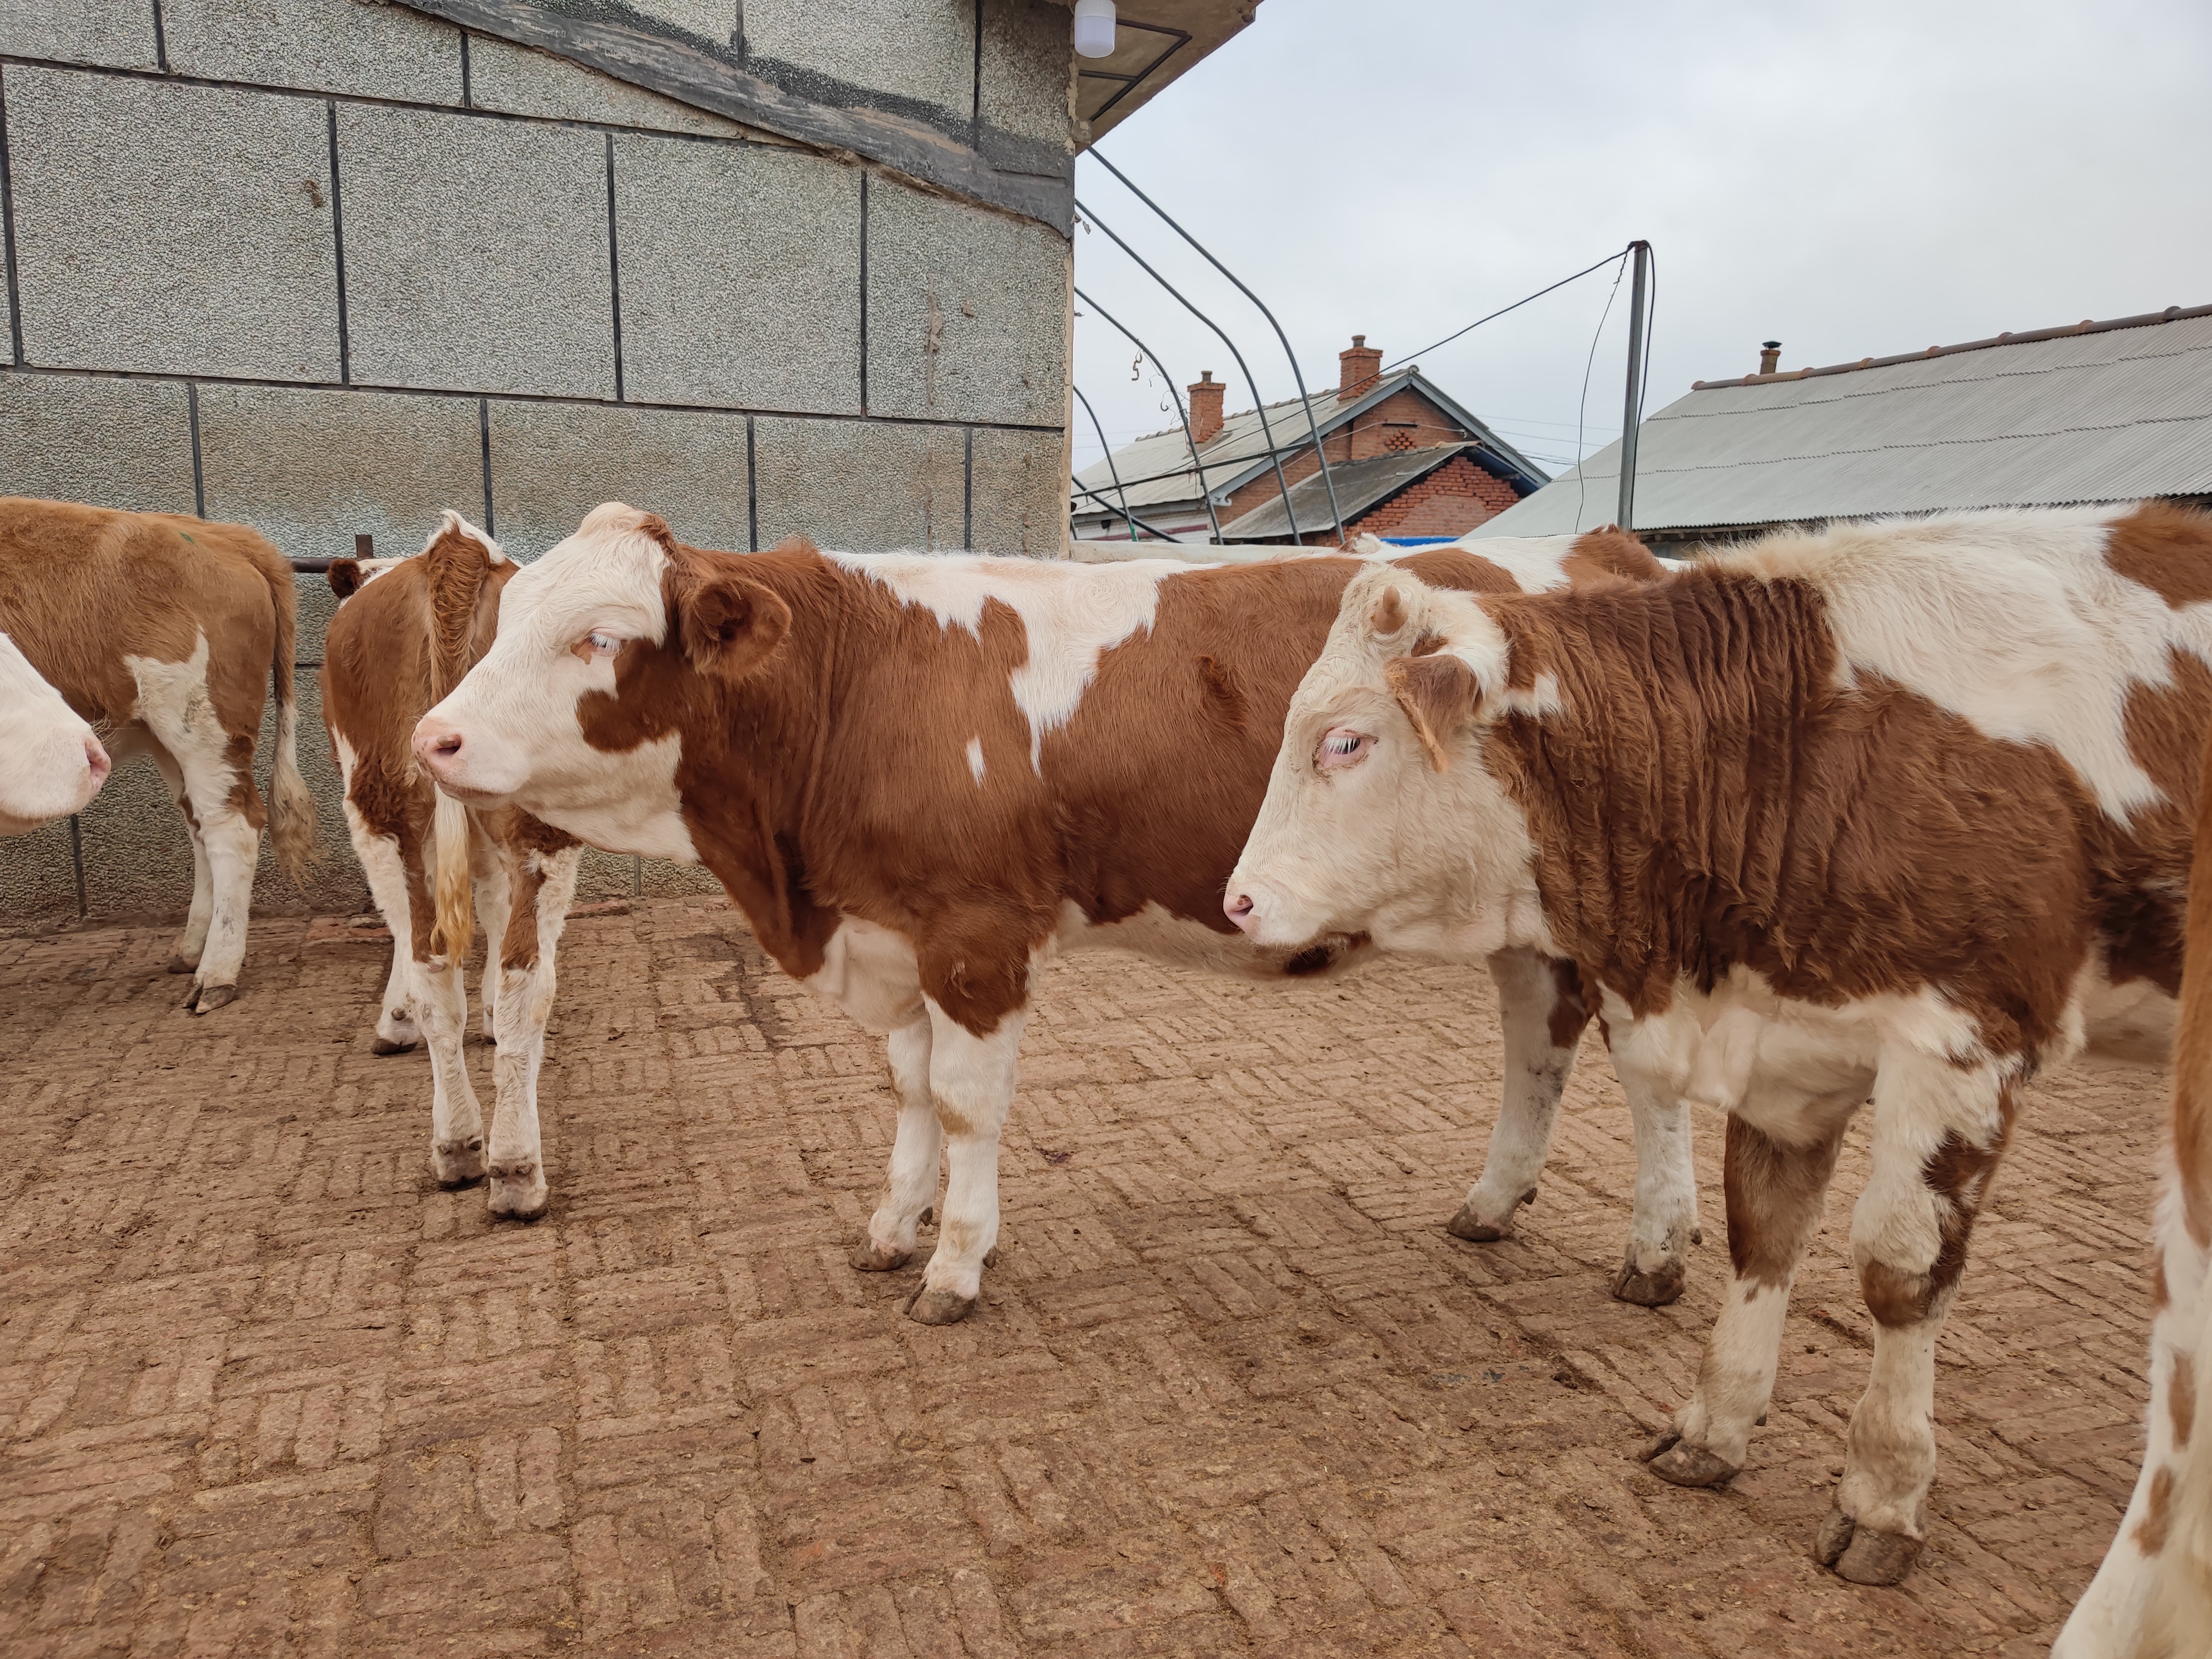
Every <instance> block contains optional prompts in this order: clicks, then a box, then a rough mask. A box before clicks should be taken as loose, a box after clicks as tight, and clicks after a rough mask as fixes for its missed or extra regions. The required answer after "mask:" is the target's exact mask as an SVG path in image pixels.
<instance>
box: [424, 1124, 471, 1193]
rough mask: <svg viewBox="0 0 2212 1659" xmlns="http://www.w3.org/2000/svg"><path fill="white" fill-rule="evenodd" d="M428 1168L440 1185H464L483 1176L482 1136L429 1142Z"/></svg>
mask: <svg viewBox="0 0 2212 1659" xmlns="http://www.w3.org/2000/svg"><path fill="white" fill-rule="evenodd" d="M430 1170H431V1173H433V1174H434V1175H435V1176H437V1177H438V1184H439V1185H440V1186H441V1187H466V1186H468V1185H470V1184H471V1182H478V1181H482V1180H483V1177H484V1144H483V1136H481V1135H477V1136H475V1137H474V1138H472V1139H468V1140H443V1141H433V1142H431V1143H430Z"/></svg>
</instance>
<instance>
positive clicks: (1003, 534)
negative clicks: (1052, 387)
mask: <svg viewBox="0 0 2212 1659" xmlns="http://www.w3.org/2000/svg"><path fill="white" fill-rule="evenodd" d="M1065 463H1066V452H1065V449H1064V447H1063V445H1062V440H1061V437H1060V434H1059V433H1057V432H1005V431H994V430H992V429H991V428H981V429H979V430H978V431H977V432H976V434H975V534H974V541H975V550H976V551H977V552H979V553H1025V554H1029V555H1031V556H1042V557H1046V558H1058V557H1060V556H1061V554H1062V553H1063V552H1064V551H1065V550H1066V544H1067V473H1066V471H1065Z"/></svg>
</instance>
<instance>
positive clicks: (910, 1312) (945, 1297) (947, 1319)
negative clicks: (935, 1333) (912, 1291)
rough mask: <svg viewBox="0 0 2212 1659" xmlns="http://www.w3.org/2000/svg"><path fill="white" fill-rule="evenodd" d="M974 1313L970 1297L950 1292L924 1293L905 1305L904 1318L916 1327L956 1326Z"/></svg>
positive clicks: (972, 1301)
mask: <svg viewBox="0 0 2212 1659" xmlns="http://www.w3.org/2000/svg"><path fill="white" fill-rule="evenodd" d="M973 1312H975V1297H972V1296H955V1295H954V1294H953V1293H952V1292H951V1291H922V1292H921V1295H919V1296H917V1297H915V1299H914V1300H913V1301H912V1302H910V1303H908V1304H907V1310H906V1316H907V1317H908V1319H911V1320H912V1321H914V1322H915V1324H917V1325H957V1324H958V1323H959V1322H961V1321H962V1320H963V1319H965V1318H967V1317H968V1316H969V1314H971V1313H973Z"/></svg>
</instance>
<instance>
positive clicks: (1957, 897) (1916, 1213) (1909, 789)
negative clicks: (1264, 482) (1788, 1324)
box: [1227, 507, 2212, 1583]
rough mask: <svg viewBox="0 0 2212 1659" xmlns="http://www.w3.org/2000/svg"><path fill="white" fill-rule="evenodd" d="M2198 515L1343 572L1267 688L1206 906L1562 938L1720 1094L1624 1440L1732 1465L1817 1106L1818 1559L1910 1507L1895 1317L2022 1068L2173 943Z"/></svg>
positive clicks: (1911, 1376) (1767, 1364) (1710, 1467)
mask: <svg viewBox="0 0 2212 1659" xmlns="http://www.w3.org/2000/svg"><path fill="white" fill-rule="evenodd" d="M2206 599H2212V522H2208V521H2207V520H2204V519H2203V518H2200V517H2198V516H2197V515H2194V514H2191V513H2182V512H2179V511H2176V510H2172V509H2167V508H2163V507H2142V508H2138V509H2136V510H2134V511H2130V512H2119V511H2064V512H2047V513H1986V514H1966V515H1959V516H1953V517H1946V518H1939V519H1933V520H1923V521H1921V522H1918V523H1912V524H1885V525H1871V526H1849V527H1842V528H1837V529H1833V530H1831V531H1828V532H1826V533H1824V534H1820V535H1817V536H1808V535H1799V534H1785V535H1781V536H1777V537H1774V538H1771V539H1768V540H1766V541H1764V542H1761V543H1759V544H1754V545H1753V546H1751V547H1749V548H1747V549H1746V550H1741V551H1735V552H1730V553H1728V554H1724V555H1721V556H1716V557H1713V558H1711V559H1709V560H1707V561H1705V562H1702V563H1700V564H1699V565H1697V566H1695V567H1692V568H1689V569H1687V570H1686V571H1684V572H1683V573H1682V574H1678V575H1675V576H1674V577H1671V578H1669V579H1668V580H1664V581H1662V582H1658V583H1651V584H1646V585H1644V586H1630V585H1628V584H1626V583H1622V584H1618V585H1615V586H1610V587H1602V588H1596V589H1591V590H1589V591H1577V592H1560V593H1545V594H1539V595H1534V596H1526V597H1524V596H1520V595H1480V596H1470V595H1465V594H1459V593H1449V592H1437V591H1435V590H1433V589H1431V588H1430V587H1428V586H1425V585H1423V584H1422V583H1421V582H1420V581H1419V580H1416V579H1415V578H1413V576H1410V575H1408V574H1405V573H1403V572H1400V571H1395V570H1390V569H1388V568H1381V569H1370V570H1369V571H1367V572H1366V573H1364V574H1362V575H1360V576H1359V577H1358V578H1357V579H1355V580H1353V581H1352V583H1351V584H1350V585H1349V586H1347V587H1346V591H1345V596H1344V603H1343V607H1342V610H1341V611H1340V615H1339V616H1338V617H1337V620H1336V623H1335V625H1334V628H1333V629H1331V631H1330V634H1329V637H1328V645H1327V648H1326V649H1325V650H1324V651H1323V652H1322V655H1321V658H1320V659H1319V660H1318V661H1316V663H1315V664H1314V665H1313V668H1312V670H1311V671H1310V672H1309V673H1308V674H1307V676H1306V678H1305V680H1304V684H1301V685H1300V686H1299V688H1298V690H1297V696H1296V697H1295V698H1294V699H1293V701H1292V702H1291V711H1290V717H1289V720H1288V721H1287V723H1286V724H1285V728H1284V735H1283V744H1282V749H1281V752H1280V753H1279V755H1278V757H1276V761H1275V765H1274V771H1273V776H1272V778H1271V779H1270V780H1269V782H1268V787H1267V800H1266V804H1265V805H1264V806H1263V807H1262V809H1261V812H1260V815H1259V818H1258V822H1257V823H1255V825H1254V827H1253V831H1252V836H1251V841H1250V843H1249V845H1248V846H1247V847H1246V848H1245V850H1244V854H1243V859H1242V860H1240V861H1239V863H1238V865H1237V869H1236V872H1235V873H1234V875H1233V876H1232V878H1231V882H1230V888H1229V898H1228V901H1227V902H1228V904H1229V907H1230V910H1231V915H1232V916H1233V917H1234V918H1235V920H1236V921H1237V923H1238V925H1239V926H1241V927H1243V928H1244V929H1245V931H1246V932H1247V933H1249V935H1250V936H1251V937H1252V938H1253V939H1254V940H1255V942H1256V943H1259V944H1261V945H1264V946H1266V947H1268V948H1272V949H1275V950H1285V951H1295V950H1298V949H1301V948H1304V947H1305V946H1306V945H1308V944H1309V943H1310V941H1313V940H1316V939H1333V938H1336V937H1339V936H1340V935H1341V934H1343V933H1347V932H1363V933H1369V934H1371V935H1372V936H1373V937H1374V938H1375V939H1376V941H1377V942H1378V943H1379V944H1381V945H1383V946H1385V947H1391V946H1396V947H1403V948H1409V949H1414V950H1423V951H1441V952H1444V953H1447V954H1451V955H1461V954H1474V955H1483V954H1486V953H1489V952H1493V951H1499V950H1504V949H1512V948H1520V949H1523V950H1534V951H1542V952H1545V953H1547V954H1550V955H1557V956H1561V957H1566V958H1567V959H1569V960H1571V961H1572V962H1574V963H1576V964H1577V967H1578V969H1580V971H1581V974H1582V976H1583V983H1584V984H1585V985H1586V986H1589V987H1592V988H1593V990H1594V992H1595V996H1596V1000H1597V1001H1598V1003H1599V1008H1598V1012H1599V1014H1600V1017H1601V1021H1602V1022H1603V1024H1604V1026H1605V1029H1606V1033H1607V1040H1608V1042H1609V1044H1610V1046H1611V1049H1612V1054H1613V1064H1614V1066H1615V1069H1616V1070H1617V1071H1618V1072H1619V1073H1620V1078H1621V1081H1622V1083H1623V1085H1624V1086H1625V1087H1626V1088H1627V1089H1628V1090H1629V1091H1630V1092H1631V1094H1632V1095H1633V1094H1634V1092H1635V1091H1638V1090H1639V1089H1641V1090H1644V1091H1656V1092H1657V1093H1658V1094H1660V1095H1662V1096H1671V1095H1674V1094H1676V1093H1680V1094H1683V1095H1686V1097H1688V1098H1689V1099H1691V1100H1692V1101H1696V1102H1702V1103H1705V1104H1708V1105H1711V1106H1714V1107H1717V1108H1719V1109H1723V1110H1724V1111H1726V1112H1727V1113H1728V1114H1729V1117H1728V1134H1727V1193H1728V1211H1729V1214H1728V1220H1729V1260H1730V1262H1731V1264H1732V1265H1733V1267H1734V1268H1735V1278H1734V1282H1733V1283H1732V1285H1731V1286H1730V1288H1729V1296H1728V1299H1727V1302H1726V1304H1725V1305H1724V1306H1723V1310H1722V1312H1721V1316H1720V1320H1719V1322H1718V1324H1717V1327H1716V1328H1715V1330H1714V1332H1713V1335H1712V1340H1711V1343H1710V1344H1709V1346H1708V1347H1707V1349H1706V1352H1705V1364H1704V1367H1703V1369H1702V1370H1701V1371H1700V1372H1699V1377H1698V1383H1697V1389H1696V1391H1695V1393H1694V1395H1693V1396H1692V1399H1691V1401H1690V1402H1689V1404H1688V1405H1687V1406H1686V1407H1683V1408H1682V1410H1681V1411H1680V1413H1679V1414H1678V1415H1677V1416H1676V1418H1675V1420H1674V1427H1673V1429H1672V1430H1671V1431H1670V1432H1668V1434H1666V1435H1664V1436H1662V1437H1661V1438H1660V1441H1659V1442H1658V1443H1656V1444H1655V1445H1654V1446H1653V1447H1652V1448H1651V1449H1650V1454H1649V1455H1650V1460H1651V1467H1652V1468H1653V1470H1654V1471H1655V1472H1656V1473H1657V1474H1660V1475H1662V1476H1663V1477H1664V1478H1665V1479H1667V1480H1672V1481H1674V1482H1675V1483H1677V1484H1679V1485H1684V1486H1718V1485H1720V1484H1722V1483H1723V1482H1725V1481H1726V1480H1729V1478H1730V1477H1732V1476H1733V1475H1734V1474H1735V1473H1736V1471H1737V1470H1738V1468H1741V1465H1742V1464H1743V1462H1744V1461H1745V1458H1746V1455H1747V1443H1748V1440H1749V1437H1750V1433H1751V1431H1752V1428H1753V1425H1755V1424H1756V1423H1757V1422H1758V1421H1759V1419H1760V1417H1761V1416H1762V1415H1763V1414H1764V1413H1765V1410H1766V1406H1767V1399H1768V1395H1769V1394H1770V1393H1771V1389H1772V1386H1773V1382H1774V1373H1775V1364H1776V1358H1777V1353H1778V1346H1779V1343H1780V1340H1781V1335H1782V1322H1783V1314H1784V1307H1785V1305H1786V1304H1787V1301H1788V1298H1789V1292H1790V1282H1791V1279H1792V1276H1793V1275H1794V1273H1795V1272H1796V1265H1797V1261H1798V1259H1799V1257H1800V1255H1802V1252H1803V1250H1804V1248H1805V1244H1806V1242H1807V1240H1808V1238H1809V1237H1811V1235H1812V1233H1813V1232H1814V1230H1815V1229H1816V1228H1817V1227H1818V1225H1820V1215H1821V1211H1822V1206H1823V1203H1824V1200H1825V1195H1826V1189H1827V1184H1828V1178H1829V1176H1830V1173H1831V1172H1832V1170H1833V1168H1834V1166H1835V1161H1836V1155H1837V1151H1838V1147H1839V1146H1840V1145H1841V1141H1842V1137H1843V1133H1844V1127H1845V1125H1846V1124H1847V1123H1848V1122H1849V1121H1850V1118H1851V1116H1852V1115H1853V1114H1854V1113H1856V1112H1857V1109H1859V1107H1860V1105H1861V1104H1862V1103H1864V1102H1866V1101H1867V1100H1868V1098H1869V1097H1872V1100H1873V1103H1874V1133H1873V1143H1872V1152H1871V1158H1872V1172H1871V1175H1870V1177H1869V1181H1868V1184H1867V1188H1866V1191H1865V1193H1864V1194H1863V1196H1862V1197H1861V1199H1860V1200H1859V1204H1858V1207H1857V1212H1855V1214H1854V1217H1853V1221H1852V1228H1851V1252H1852V1257H1853V1260H1854V1261H1855V1262H1856V1263H1857V1267H1858V1272H1859V1279H1860V1284H1861V1286H1862V1288H1863V1292H1864V1294H1865V1297H1866V1301H1867V1306H1868V1309H1869V1311H1870V1312H1871V1313H1872V1314H1873V1316H1874V1318H1875V1354H1874V1371H1873V1378H1872V1382H1871V1384H1870V1386H1869V1389H1868V1390H1867V1393H1866V1395H1865V1397H1864V1398H1863V1400H1862V1401H1860V1402H1859V1405H1858V1408H1857V1411H1856V1412H1855V1413H1853V1415H1852V1419H1851V1427H1850V1447H1849V1452H1848V1455H1847V1461H1846V1464H1845V1468H1844V1477H1843V1480H1842V1484H1841V1485H1840V1486H1838V1489H1837V1493H1836V1502H1835V1507H1834V1508H1833V1510H1832V1511H1831V1513H1830V1515H1829V1516H1828V1519H1827V1521H1826V1523H1825V1524H1824V1525H1823V1526H1822V1527H1821V1528H1820V1541H1819V1551H1818V1553H1819V1555H1820V1559H1822V1560H1824V1561H1826V1562H1827V1563H1829V1564H1831V1565H1835V1566H1836V1567H1837V1569H1838V1571H1840V1572H1842V1574H1843V1575H1844V1577H1848V1578H1853V1579H1857V1580H1858V1581H1860V1582H1862V1583H1894V1582H1896V1581H1897V1580H1898V1579H1899V1578H1901V1577H1904V1575H1905V1572H1906V1571H1909V1569H1910V1567H1911V1562H1912V1560H1913V1558H1914V1556H1915V1554H1916V1553H1917V1551H1918V1550H1919V1548H1920V1546H1921V1542H1922V1540H1923V1538H1924V1536H1925V1530H1924V1516H1923V1510H1924V1504H1925V1498H1926V1495H1927V1492H1928V1486H1929V1481H1930V1480H1931V1479H1932V1478H1933V1475H1934V1473H1935V1462H1936V1439H1935V1431H1934V1428H1933V1425H1932V1420H1931V1413H1932V1411H1933V1391H1934V1378H1935V1372H1934V1366H1935V1353H1936V1334H1937V1333H1938V1331H1939V1330H1940V1329H1941V1328H1942V1321H1943V1316H1944V1313H1945V1310H1947V1309H1948V1306H1949V1304H1950V1302H1951V1299H1952V1297H1953V1295H1954V1292H1955V1291H1956V1289H1957V1286H1958V1282H1959V1276H1960V1270H1961V1269H1962V1267H1964V1265H1965V1261H1966V1241H1967V1236H1968V1234H1969V1233H1970V1232H1971V1231H1972V1227H1973V1224H1974V1217H1975V1214H1976V1212H1977V1211H1978V1209H1979V1208H1980V1206H1981V1205H1982V1203H1983V1201H1984V1197H1985V1195H1986V1194H1987V1191H1988V1186H1989V1182H1990V1176H1991V1175H1992V1174H1993V1172H1994V1171H1995V1170H1996V1164H1997V1160H1998V1158H1999V1157H2000V1156H2001V1155H2002V1152H2003V1150H2004V1146H2005V1141H2006V1138H2007V1136H2008V1134H2009V1133H2010V1131H2011V1127H2012V1122H2013V1118H2014V1114H2015V1110H2016V1109H2017V1106H2018V1103H2019V1099H2020V1095H2021V1091H2022V1089H2023V1088H2024V1087H2025V1086H2026V1085H2027V1082H2028V1081H2029V1079H2031V1078H2032V1077H2033V1075H2034V1074H2035V1073H2037V1072H2038V1071H2039V1070H2040V1069H2042V1068H2044V1067H2046V1066H2051V1065H2054V1064H2057V1063H2058V1062H2059V1061H2061V1060H2064V1059H2065V1058H2067V1057H2068V1056H2069V1054H2073V1053H2074V1052H2075V1050H2076V1049H2078V1048H2081V1046H2082V1045H2083V1043H2084V1042H2085V1041H2095V1040H2098V1039H2100V1038H2104V1039H2109V1040H2112V1041H2113V1042H2118V1043H2122V1044H2124V1046H2125V1047H2126V1048H2131V1049H2132V1048H2139V1047H2140V1046H2141V1044H2142V1040H2143V1039H2144V1037H2145V1036H2147V1035H2152V1036H2154V1035H2155V1033H2156V1032H2157V1030H2159V1029H2160V1027H2161V1025H2162V1023H2163V1022H2164V1020H2165V1019H2166V1018H2167V1016H2168V1015H2169V1014H2170V1011H2171V1006H2172V1004H2171V1000H2170V999H2171V996H2172V992H2173V990H2174V988H2175V986H2176V984H2177V982H2178V976H2179V971H2180V967H2181V955H2180V939H2181V915H2180V905H2181V902H2182V901H2181V895H2182V894H2183V892H2184V891H2185V884H2186V882H2187V878H2188V860H2189V847H2190V840H2189V829H2190V813H2191V807H2192V805H2193V803H2194V801H2195V799H2196V795H2197V770H2198V766H2199V760H2200V751H2201V749H2202V746H2203V734H2204V731H2205V726H2206V722H2207V720H2208V718H2212V672H2208V664H2212V606H2207V605H2203V604H2202V603H2200V601H2203V600H2206Z"/></svg>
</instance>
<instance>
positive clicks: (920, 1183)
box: [852, 1016, 945, 1273]
mask: <svg viewBox="0 0 2212 1659" xmlns="http://www.w3.org/2000/svg"><path fill="white" fill-rule="evenodd" d="M929 1033H930V1023H929V1020H928V1018H927V1016H925V1017H924V1018H921V1019H918V1020H916V1021H915V1023H914V1024H911V1025H907V1026H902V1027H901V1028H900V1029H899V1030H896V1031H893V1032H892V1033H891V1034H890V1037H889V1038H888V1039H887V1046H888V1047H889V1048H890V1064H891V1085H892V1087H894V1088H895V1089H896V1090H897V1091H898V1100H899V1116H898V1138H897V1139H896V1140H895V1141H893V1142H892V1144H891V1161H890V1169H889V1170H887V1171H886V1172H885V1174H884V1195H883V1199H882V1201H881V1202H880V1203H878V1205H877V1206H876V1212H875V1214H874V1215H872V1216H871V1217H870V1218H869V1219H868V1236H867V1237H866V1238H864V1239H862V1240H861V1241H860V1243H858V1244H856V1245H855V1246H854V1248H853V1255H852V1261H853V1265H854V1267H858V1268H859V1269H860V1271H861V1272H863V1273H887V1272H889V1271H890V1269H892V1268H894V1267H904V1266H906V1264H907V1263H908V1261H910V1260H912V1259H913V1256H914V1246H915V1234H916V1233H917V1231H919V1230H920V1228H921V1215H922V1212H923V1211H925V1210H927V1208H928V1207H929V1204H930V1200H932V1199H933V1198H935V1197H936V1196H937V1166H938V1160H939V1156H940V1154H941V1153H942V1152H943V1151H944V1148H945V1127H944V1126H943V1125H942V1124H941V1123H939V1121H938V1120H937V1108H936V1106H935V1104H934V1103H933V1102H932V1100H931V1098H930V1092H929V1054H930V1038H929Z"/></svg>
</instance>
